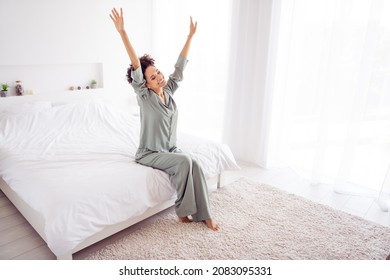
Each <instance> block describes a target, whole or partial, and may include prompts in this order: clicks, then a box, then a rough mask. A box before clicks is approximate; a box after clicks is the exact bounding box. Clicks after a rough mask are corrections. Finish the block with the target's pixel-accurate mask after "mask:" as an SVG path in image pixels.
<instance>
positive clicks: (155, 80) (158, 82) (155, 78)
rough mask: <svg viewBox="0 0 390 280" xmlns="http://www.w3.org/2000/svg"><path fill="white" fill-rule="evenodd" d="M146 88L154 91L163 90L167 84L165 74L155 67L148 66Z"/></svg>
mask: <svg viewBox="0 0 390 280" xmlns="http://www.w3.org/2000/svg"><path fill="white" fill-rule="evenodd" d="M145 78H146V86H147V87H148V88H150V89H152V90H154V91H157V90H159V89H160V88H163V87H164V86H165V85H166V84H167V82H166V81H165V78H164V75H163V73H161V72H160V70H158V69H157V68H156V67H155V66H148V67H147V68H146V69H145Z"/></svg>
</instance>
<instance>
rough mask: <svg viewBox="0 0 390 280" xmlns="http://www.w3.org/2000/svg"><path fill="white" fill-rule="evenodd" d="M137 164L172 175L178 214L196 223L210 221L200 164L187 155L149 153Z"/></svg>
mask: <svg viewBox="0 0 390 280" xmlns="http://www.w3.org/2000/svg"><path fill="white" fill-rule="evenodd" d="M137 162H138V163H140V164H142V165H146V166H150V167H153V168H155V169H159V170H162V171H164V172H166V173H168V174H169V175H170V178H171V182H172V183H173V184H174V186H175V188H176V192H177V199H176V201H175V210H176V214H177V215H178V216H179V217H186V216H190V215H191V216H192V218H193V220H194V221H195V222H198V221H203V220H207V219H210V218H211V216H210V209H209V201H208V189H207V183H206V179H205V177H204V174H203V171H202V169H201V167H200V166H199V164H198V163H197V162H196V161H195V160H193V159H192V158H191V157H190V156H189V155H187V154H185V153H176V152H173V153H163V152H160V153H157V152H155V153H149V154H147V155H145V156H143V157H142V158H139V159H137Z"/></svg>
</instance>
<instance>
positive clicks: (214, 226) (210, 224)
mask: <svg viewBox="0 0 390 280" xmlns="http://www.w3.org/2000/svg"><path fill="white" fill-rule="evenodd" d="M204 222H205V223H206V225H207V227H208V228H210V229H212V230H213V231H219V225H218V224H216V223H215V222H214V221H213V220H212V219H208V220H205V221H204Z"/></svg>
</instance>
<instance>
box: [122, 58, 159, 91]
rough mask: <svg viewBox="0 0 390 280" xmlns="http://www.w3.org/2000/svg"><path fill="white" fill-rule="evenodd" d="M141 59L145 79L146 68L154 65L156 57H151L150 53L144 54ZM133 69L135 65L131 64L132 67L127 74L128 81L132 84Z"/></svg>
mask: <svg viewBox="0 0 390 280" xmlns="http://www.w3.org/2000/svg"><path fill="white" fill-rule="evenodd" d="M139 61H140V63H141V69H142V74H143V75H144V79H145V80H146V77H145V70H146V68H148V67H149V66H154V58H153V57H151V56H150V55H149V54H144V55H143V56H141V57H140V58H139ZM132 70H133V65H130V67H129V68H127V74H126V78H127V81H128V82H129V84H131V83H132V82H133V78H131V71H132Z"/></svg>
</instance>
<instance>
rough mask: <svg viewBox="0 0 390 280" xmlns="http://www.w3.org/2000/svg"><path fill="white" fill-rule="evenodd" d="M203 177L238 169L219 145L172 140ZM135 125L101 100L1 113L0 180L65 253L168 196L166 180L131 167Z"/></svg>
mask: <svg viewBox="0 0 390 280" xmlns="http://www.w3.org/2000/svg"><path fill="white" fill-rule="evenodd" d="M178 138H179V142H178V146H179V147H180V148H181V149H182V150H183V152H188V153H189V154H190V155H191V156H192V157H193V158H195V159H197V160H198V162H199V163H200V165H201V166H202V168H203V170H204V173H205V176H206V177H207V178H209V177H212V176H214V175H217V174H218V173H220V172H221V171H223V170H228V169H236V168H237V165H236V163H235V160H234V158H233V156H232V154H231V152H230V149H229V148H228V147H227V146H226V145H222V144H218V143H215V142H211V141H206V140H203V139H200V138H195V137H191V136H188V135H179V137H178ZM138 141H139V119H138V118H137V117H132V116H129V115H128V114H125V113H124V112H122V111H120V110H118V109H116V108H115V107H113V106H110V105H107V104H104V103H102V102H101V101H93V102H84V103H76V104H66V105H61V106H54V107H53V106H51V104H50V103H47V102H37V103H34V104H29V105H28V106H27V107H26V108H25V110H23V111H22V112H21V111H20V110H16V111H12V110H8V111H7V110H3V111H1V112H0V176H1V177H2V178H3V179H4V180H5V181H6V183H7V184H8V185H9V186H10V187H11V188H12V189H13V190H14V191H15V192H16V193H17V194H18V195H19V196H20V197H21V198H22V199H23V200H24V201H25V202H26V203H27V204H29V205H30V206H31V207H32V208H33V209H35V210H36V211H37V212H39V213H40V214H41V215H42V216H43V217H44V220H45V235H46V241H47V243H48V246H49V248H50V249H51V250H52V251H53V253H54V254H56V255H57V256H60V255H64V254H66V253H68V252H69V251H70V250H72V249H73V248H75V247H76V246H77V245H78V244H79V243H81V242H82V241H84V240H85V239H86V238H88V237H89V236H91V235H93V234H95V233H97V232H99V231H101V230H102V229H103V228H104V227H105V226H107V225H112V224H116V223H119V222H122V221H124V220H126V219H128V218H130V217H133V216H137V215H140V214H142V213H143V212H144V211H146V210H147V209H148V208H150V207H153V206H155V205H157V204H159V203H160V202H162V201H165V200H168V199H170V198H172V197H173V196H174V195H175V190H174V188H173V187H172V186H171V184H170V181H169V177H168V176H167V175H166V174H165V173H163V172H161V171H159V170H155V169H152V168H149V167H145V166H142V165H139V164H137V163H135V162H134V155H135V152H136V149H137V146H138Z"/></svg>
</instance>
